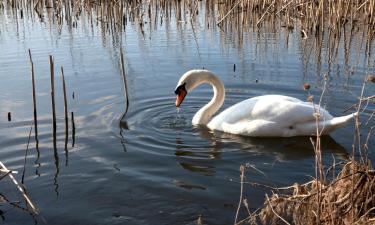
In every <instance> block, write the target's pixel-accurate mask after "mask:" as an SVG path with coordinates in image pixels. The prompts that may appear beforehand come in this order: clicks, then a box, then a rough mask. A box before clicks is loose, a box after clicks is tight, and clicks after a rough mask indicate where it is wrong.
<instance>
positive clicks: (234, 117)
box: [175, 70, 355, 137]
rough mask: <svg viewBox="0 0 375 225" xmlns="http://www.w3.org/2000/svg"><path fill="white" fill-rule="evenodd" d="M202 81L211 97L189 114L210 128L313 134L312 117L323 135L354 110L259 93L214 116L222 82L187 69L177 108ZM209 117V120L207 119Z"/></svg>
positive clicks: (264, 134) (222, 90)
mask: <svg viewBox="0 0 375 225" xmlns="http://www.w3.org/2000/svg"><path fill="white" fill-rule="evenodd" d="M202 83H208V84H210V85H211V86H212V87H213V91H214V96H213V98H212V99H211V101H210V102H209V103H208V104H206V105H205V106H203V107H202V108H201V109H200V110H199V111H198V112H197V113H196V114H195V115H194V117H193V120H192V123H193V124H194V125H207V127H208V128H210V129H212V130H219V131H223V132H227V133H232V134H238V135H245V136H253V137H292V136H310V135H316V118H315V115H317V112H318V113H319V115H320V116H319V123H318V127H319V129H320V131H321V132H322V134H323V135H325V134H328V133H329V132H331V131H333V130H334V129H336V128H339V127H342V126H344V125H345V124H346V123H347V122H348V121H349V120H350V119H351V118H353V117H354V116H355V113H353V114H350V115H347V116H342V117H333V116H332V115H331V114H329V112H328V111H326V110H325V109H323V108H320V107H319V106H317V105H315V106H314V105H313V104H312V103H310V102H303V101H301V100H299V99H296V98H293V97H288V96H283V95H263V96H258V97H254V98H250V99H247V100H244V101H242V102H239V103H237V104H235V105H233V106H231V107H229V108H227V109H226V110H224V111H223V112H221V113H220V114H218V115H217V116H215V117H214V118H212V116H213V115H214V114H215V113H216V112H217V111H218V110H219V108H220V107H221V106H222V104H223V102H224V98H225V88H224V85H223V83H222V82H221V81H220V80H219V79H218V78H217V77H216V76H215V75H214V74H213V73H212V72H210V71H208V70H190V71H188V72H186V73H185V74H184V75H182V77H181V78H180V80H179V81H178V84H177V87H176V90H175V94H176V95H177V97H176V107H179V106H180V104H181V103H182V101H183V100H184V98H185V96H186V94H187V93H189V92H190V91H192V90H193V89H194V88H195V87H197V86H198V85H200V84H202ZM211 118H212V119H211Z"/></svg>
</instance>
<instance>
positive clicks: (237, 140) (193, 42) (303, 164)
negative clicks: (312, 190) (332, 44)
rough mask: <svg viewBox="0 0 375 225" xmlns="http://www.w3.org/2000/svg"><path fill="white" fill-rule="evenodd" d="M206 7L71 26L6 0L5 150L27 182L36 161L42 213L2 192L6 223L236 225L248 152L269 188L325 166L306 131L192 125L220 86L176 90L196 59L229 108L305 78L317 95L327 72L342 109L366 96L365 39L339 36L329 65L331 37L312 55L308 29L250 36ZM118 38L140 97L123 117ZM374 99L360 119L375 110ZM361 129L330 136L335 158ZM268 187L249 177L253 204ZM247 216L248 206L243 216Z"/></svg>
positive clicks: (0, 24)
mask: <svg viewBox="0 0 375 225" xmlns="http://www.w3.org/2000/svg"><path fill="white" fill-rule="evenodd" d="M202 11H203V13H204V10H203V9H202ZM205 19H206V18H205V17H204V16H198V17H197V18H196V19H195V20H194V21H191V20H187V21H177V20H175V19H174V18H173V17H171V19H170V21H165V22H164V23H158V24H156V25H155V24H153V25H152V26H151V25H149V24H148V23H145V24H144V26H143V28H142V29H144V30H142V31H140V26H139V21H137V20H135V21H129V22H128V23H127V25H126V27H125V30H124V31H122V32H120V33H119V34H116V35H114V34H110V33H108V32H106V31H105V30H103V29H104V28H103V27H101V26H96V25H94V26H92V24H91V23H90V20H89V19H88V18H87V17H85V15H82V16H81V18H80V20H78V21H77V24H76V26H74V27H73V28H72V27H70V26H67V25H66V24H64V25H61V26H59V25H57V24H55V23H53V22H52V21H51V20H48V18H47V19H46V20H44V21H40V20H37V19H35V18H34V19H32V18H28V17H25V18H23V19H21V18H20V15H19V13H18V14H17V16H14V14H13V13H12V12H11V11H7V10H4V11H3V12H1V13H0V52H1V54H0V79H1V82H0V90H1V92H0V146H1V147H0V159H1V161H2V162H3V163H4V164H5V165H7V167H9V168H10V169H12V170H17V171H18V172H19V173H18V174H16V175H15V177H16V178H17V179H18V180H21V176H22V171H23V168H24V165H25V178H24V183H25V186H26V187H27V190H28V194H29V195H30V197H31V198H32V200H33V201H34V202H35V203H36V205H37V207H38V208H39V210H40V212H41V216H40V217H37V218H33V217H32V216H30V215H29V214H28V213H25V212H24V211H22V210H20V209H18V208H16V207H13V206H11V205H9V204H1V205H0V209H1V210H2V212H3V218H2V219H3V221H2V223H4V224H34V223H38V224H39V223H40V224H44V223H47V224H90V225H91V224H196V220H197V218H198V216H199V215H202V217H203V220H204V221H205V222H206V223H207V224H231V223H233V221H234V216H235V211H236V207H237V204H238V199H239V194H240V184H239V175H240V173H239V167H240V165H241V164H246V163H248V164H249V165H251V167H255V168H257V170H255V169H249V170H248V172H247V173H246V179H247V181H250V182H256V183H262V184H266V185H270V186H289V185H291V184H293V183H295V182H304V181H307V180H309V179H310V177H311V176H314V175H315V169H314V164H315V161H314V159H315V158H314V152H313V148H312V145H311V142H310V139H309V138H308V137H298V138H247V137H241V136H235V135H228V134H224V133H220V132H212V131H210V130H208V129H206V128H204V127H194V126H192V125H191V119H192V117H193V115H194V113H195V112H196V111H197V110H198V109H199V108H200V107H201V106H203V105H204V104H205V103H206V102H207V101H209V99H210V98H211V95H212V91H211V89H210V88H209V86H202V87H199V88H198V89H197V90H195V91H194V92H193V93H191V94H189V96H187V98H186V100H185V102H184V103H183V105H182V107H181V108H180V109H176V107H175V106H174V101H175V94H174V88H175V86H176V84H177V81H178V79H179V78H180V76H181V75H182V74H183V73H184V72H186V71H187V70H189V69H194V68H206V69H209V70H212V71H213V72H214V73H216V74H217V75H218V76H219V77H220V79H221V80H222V81H223V82H224V84H225V87H226V99H225V103H224V106H223V108H226V107H228V106H230V105H233V104H235V103H236V102H239V101H241V100H244V99H246V98H250V97H254V96H257V95H263V94H282V95H289V96H293V97H297V98H300V99H306V98H307V97H308V94H309V93H307V92H306V91H304V90H303V88H302V85H303V83H305V82H309V83H310V84H311V90H310V93H311V94H313V95H314V96H315V99H317V98H318V97H319V96H320V93H321V92H322V87H323V83H324V79H323V74H327V76H328V84H327V91H326V92H325V97H324V98H323V99H324V101H323V102H324V104H325V106H326V108H327V109H328V110H329V111H330V112H331V113H332V114H333V115H343V114H346V113H348V112H344V110H345V109H347V108H348V107H350V106H351V105H352V104H354V103H356V102H357V96H359V95H360V92H361V87H362V80H363V77H364V76H365V75H366V74H368V73H373V72H374V67H373V66H371V65H372V64H373V62H374V61H373V60H374V59H373V58H371V56H370V59H369V58H368V57H367V56H366V54H365V50H364V49H365V47H366V46H364V45H363V43H361V42H360V40H358V39H355V38H354V39H353V40H354V41H353V43H351V45H350V49H349V52H351V53H352V54H350V57H349V59H348V58H347V57H345V56H346V54H345V51H346V49H345V48H344V46H345V42H344V40H341V41H340V42H339V47H338V49H339V50H338V53H337V59H336V61H335V62H334V63H328V59H327V57H328V56H327V55H325V54H324V52H328V51H329V50H327V49H328V47H329V44H328V43H323V44H322V48H321V49H322V52H323V54H322V57H321V59H317V58H316V57H314V56H313V54H311V55H312V56H311V57H310V58H309V53H308V52H310V53H311V52H314V50H313V48H314V38H313V37H311V38H308V39H307V40H302V39H301V37H300V34H299V32H298V31H293V32H289V31H288V30H287V29H283V28H280V29H279V30H278V31H277V32H273V31H272V30H271V29H269V30H268V29H261V30H259V31H255V30H249V31H246V32H244V33H242V35H243V36H242V38H241V40H239V38H238V37H237V36H236V34H235V33H234V32H235V31H226V30H221V29H220V28H219V27H217V26H213V25H211V26H209V27H208V26H207V22H206V21H205ZM324 40H325V39H324ZM373 47H374V46H373V44H370V49H373ZM120 48H123V50H124V56H125V70H126V79H127V83H128V93H129V96H128V97H129V101H130V104H129V111H128V113H127V114H126V116H125V118H124V119H123V120H122V121H121V122H120V118H121V117H122V115H123V113H124V111H125V108H126V106H125V97H124V87H123V79H122V75H121V70H120V65H119V52H120ZM28 49H30V50H31V53H32V57H33V62H34V67H35V76H36V78H35V79H36V92H37V94H36V97H37V113H38V131H39V135H38V139H39V146H38V148H36V144H35V138H34V132H33V130H32V131H31V138H30V143H29V145H28V139H29V132H30V128H31V126H32V124H33V107H32V95H31V91H32V89H31V78H30V65H29V56H28ZM49 55H52V56H53V57H54V62H55V75H56V80H55V85H56V87H55V88H56V96H55V98H56V107H57V108H56V114H57V140H56V142H57V146H56V148H54V147H53V136H52V119H51V97H50V72H49V62H48V56H49ZM368 62H371V63H372V64H370V65H369V64H368ZM234 64H235V69H234ZM60 66H63V68H64V74H65V79H66V85H67V92H68V108H69V116H70V115H71V114H70V113H71V112H73V113H74V122H75V134H74V135H72V132H71V131H72V127H71V123H70V122H69V126H70V127H69V139H68V148H67V151H66V150H65V148H64V144H65V128H64V126H65V122H64V105H63V94H62V85H61V80H60V72H59V71H60V69H59V68H60ZM371 93H372V94H373V93H374V85H368V86H367V87H366V89H365V95H367V96H368V95H371ZM73 96H74V97H73ZM371 107H373V106H371V105H370V106H369V108H368V109H367V110H366V111H365V112H364V113H363V114H362V117H363V119H366V118H368V116H369V115H370V114H371V110H372V109H373V108H371ZM8 112H10V113H11V121H10V122H9V121H8V118H7V114H8ZM370 125H371V124H370ZM353 129H354V125H353V123H350V124H349V125H348V126H346V127H345V128H342V129H339V130H337V131H335V132H334V133H332V135H331V136H330V137H325V138H324V139H323V144H322V145H323V149H324V153H323V159H324V162H325V164H326V165H327V166H328V165H330V164H331V163H332V162H333V161H334V160H336V161H339V160H344V159H347V157H348V153H350V152H351V148H352V147H351V146H352V143H353ZM367 131H368V128H364V131H363V132H364V133H366V132H367ZM72 137H74V143H73V139H72ZM372 145H373V141H372V140H371V141H370V144H369V146H372ZM27 148H28V150H27V157H26V161H25V151H26V149H27ZM374 157H375V156H374V155H373V154H372V153H371V152H370V158H372V159H374ZM258 170H259V171H258ZM260 171H261V172H260ZM0 186H1V189H0V190H1V193H2V194H3V195H5V196H7V197H8V199H9V200H11V201H17V196H18V193H17V190H16V189H15V187H14V185H13V184H12V183H11V182H10V181H9V180H8V181H7V182H5V181H4V182H2V183H1V184H0ZM269 192H270V190H268V189H266V188H256V187H251V186H245V193H244V195H245V196H246V197H247V199H248V201H249V204H250V208H251V209H252V210H254V209H256V208H257V207H259V206H260V205H261V204H262V202H263V200H264V194H265V193H269ZM18 200H19V199H18ZM245 215H246V213H244V212H241V217H242V218H243V217H244V216H245Z"/></svg>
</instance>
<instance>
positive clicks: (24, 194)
mask: <svg viewBox="0 0 375 225" xmlns="http://www.w3.org/2000/svg"><path fill="white" fill-rule="evenodd" d="M0 166H1V167H2V168H3V169H4V170H6V171H10V170H8V168H7V167H6V166H5V165H4V164H3V163H2V162H1V161H0ZM8 176H9V178H10V179H11V180H12V182H13V183H14V184H15V185H16V187H17V189H18V190H19V191H20V192H21V194H22V196H23V197H24V199H25V200H26V202H27V204H28V205H27V207H29V206H30V209H31V213H33V214H34V215H38V214H39V211H38V209H37V208H36V206H35V205H34V203H33V202H32V201H31V199H30V197H29V196H28V195H27V194H26V192H25V190H24V188H25V187H22V186H21V185H20V184H19V183H18V182H17V180H16V179H15V178H14V176H13V175H12V173H8Z"/></svg>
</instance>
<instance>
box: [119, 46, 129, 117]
mask: <svg viewBox="0 0 375 225" xmlns="http://www.w3.org/2000/svg"><path fill="white" fill-rule="evenodd" d="M120 64H121V74H122V78H123V81H124V92H125V102H126V109H125V112H124V114H122V117H121V119H120V120H123V119H124V117H125V116H126V114H127V113H128V109H129V92H128V82H127V80H126V73H125V65H124V53H123V51H122V48H121V49H120Z"/></svg>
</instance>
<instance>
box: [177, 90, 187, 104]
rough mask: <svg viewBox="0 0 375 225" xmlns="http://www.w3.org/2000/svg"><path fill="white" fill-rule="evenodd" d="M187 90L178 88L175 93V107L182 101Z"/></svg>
mask: <svg viewBox="0 0 375 225" xmlns="http://www.w3.org/2000/svg"><path fill="white" fill-rule="evenodd" d="M186 94H187V92H186V91H185V90H180V91H179V93H178V94H177V95H176V107H180V105H181V103H182V102H183V101H184V98H185V96H186Z"/></svg>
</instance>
